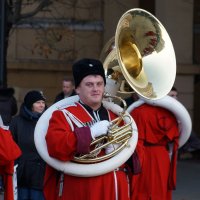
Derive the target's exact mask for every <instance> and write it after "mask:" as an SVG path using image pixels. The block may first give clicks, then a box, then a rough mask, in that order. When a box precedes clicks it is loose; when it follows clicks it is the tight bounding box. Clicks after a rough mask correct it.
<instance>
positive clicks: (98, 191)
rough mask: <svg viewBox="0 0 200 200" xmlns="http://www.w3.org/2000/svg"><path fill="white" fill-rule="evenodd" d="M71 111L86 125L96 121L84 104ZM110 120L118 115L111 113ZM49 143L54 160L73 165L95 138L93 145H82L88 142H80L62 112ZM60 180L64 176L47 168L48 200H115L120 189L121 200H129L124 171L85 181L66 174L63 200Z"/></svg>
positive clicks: (54, 117)
mask: <svg viewBox="0 0 200 200" xmlns="http://www.w3.org/2000/svg"><path fill="white" fill-rule="evenodd" d="M67 110H68V111H70V113H72V114H73V115H75V116H76V117H77V118H78V119H79V120H80V121H81V122H83V123H87V122H90V121H91V119H92V117H91V116H90V114H89V113H88V112H87V111H86V110H85V109H84V108H83V107H82V106H81V105H80V104H77V105H76V106H70V107H68V108H67ZM109 117H110V119H113V118H114V117H115V115H114V114H113V113H111V112H109ZM74 126H75V125H74ZM82 134H84V133H82ZM86 137H88V136H86ZM46 141H47V148H48V152H49V155H50V156H51V157H54V158H57V159H59V160H62V161H69V160H71V159H72V158H73V156H74V154H75V153H76V152H77V148H78V146H79V147H80V146H82V147H83V146H85V145H89V144H90V142H91V136H90V142H89V144H80V143H82V142H83V143H84V141H83V140H81V139H80V138H79V139H78V138H77V135H76V134H75V133H74V132H72V130H71V128H70V126H69V124H68V123H67V120H66V118H65V117H64V114H63V113H62V112H61V111H55V112H54V113H53V115H52V118H51V119H50V122H49V128H48V131H47V135H46ZM78 143H79V144H78ZM114 173H116V177H117V186H116V185H115V180H114ZM59 179H60V173H59V172H58V171H56V170H55V169H53V168H51V167H50V166H47V170H46V175H45V184H44V194H45V198H46V199H47V200H58V199H59V200H60V199H63V200H115V199H116V194H115V192H116V191H115V188H116V187H117V193H118V199H119V200H128V199H129V191H128V190H129V189H128V181H127V176H126V174H125V173H124V172H123V171H117V172H110V173H107V174H104V175H101V176H96V177H84V178H82V177H74V176H70V175H67V174H65V175H64V186H63V190H62V196H60V197H59V195H58V194H59V186H60V184H59Z"/></svg>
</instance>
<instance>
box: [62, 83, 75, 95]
mask: <svg viewBox="0 0 200 200" xmlns="http://www.w3.org/2000/svg"><path fill="white" fill-rule="evenodd" d="M73 89H74V86H73V84H72V82H71V81H63V83H62V91H63V93H64V95H66V96H68V95H70V94H71V93H72V91H73Z"/></svg>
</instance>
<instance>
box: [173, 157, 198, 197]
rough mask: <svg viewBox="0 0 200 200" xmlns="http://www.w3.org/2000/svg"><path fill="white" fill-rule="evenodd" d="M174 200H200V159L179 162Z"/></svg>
mask: <svg viewBox="0 0 200 200" xmlns="http://www.w3.org/2000/svg"><path fill="white" fill-rule="evenodd" d="M177 167H178V169H177V188H176V190H175V191H174V192H173V198H172V199H173V200H200V159H198V160H179V161H178V164H177Z"/></svg>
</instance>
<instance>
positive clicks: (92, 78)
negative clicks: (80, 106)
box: [76, 75, 105, 110]
mask: <svg viewBox="0 0 200 200" xmlns="http://www.w3.org/2000/svg"><path fill="white" fill-rule="evenodd" d="M104 91H105V85H104V80H103V78H102V76H100V75H88V76H86V77H84V78H83V80H82V81H81V83H80V85H79V86H78V87H77V89H76V92H77V94H78V95H79V97H80V100H81V101H82V102H83V103H84V104H86V105H88V106H90V107H91V108H92V109H94V110H96V109H98V108H99V107H100V105H101V102H102V98H103V94H104Z"/></svg>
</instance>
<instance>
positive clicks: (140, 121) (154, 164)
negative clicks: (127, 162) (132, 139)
mask: <svg viewBox="0 0 200 200" xmlns="http://www.w3.org/2000/svg"><path fill="white" fill-rule="evenodd" d="M130 114H131V116H132V117H133V119H134V120H135V122H136V124H137V128H138V143H137V147H136V151H135V152H134V154H133V158H135V157H138V158H139V161H140V166H139V168H140V170H138V171H137V174H134V175H133V177H132V186H131V188H132V191H131V200H150V199H152V200H171V199H172V190H173V189H175V187H176V160H177V150H178V138H179V130H178V124H177V120H176V118H175V116H174V115H173V114H172V113H171V112H169V111H168V110H166V109H164V108H161V107H157V106H152V105H148V104H142V105H141V106H139V107H137V108H135V109H134V110H132V111H131V113H130ZM171 145H173V148H172V149H171V150H169V149H170V146H171ZM170 152H171V153H172V156H171V158H170Z"/></svg>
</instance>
